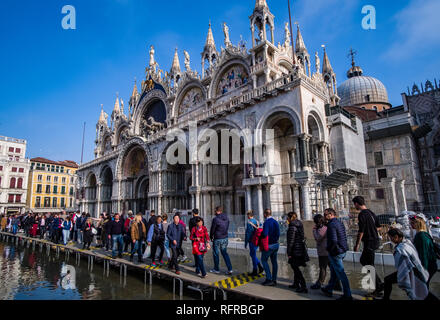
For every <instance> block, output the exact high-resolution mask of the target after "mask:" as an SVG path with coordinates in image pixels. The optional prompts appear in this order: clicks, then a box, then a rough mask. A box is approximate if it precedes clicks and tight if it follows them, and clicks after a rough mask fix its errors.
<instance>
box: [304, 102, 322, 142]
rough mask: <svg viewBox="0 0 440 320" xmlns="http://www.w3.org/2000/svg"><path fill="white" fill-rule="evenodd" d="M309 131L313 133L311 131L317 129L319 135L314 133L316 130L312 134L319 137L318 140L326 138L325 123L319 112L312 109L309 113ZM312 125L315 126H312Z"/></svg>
mask: <svg viewBox="0 0 440 320" xmlns="http://www.w3.org/2000/svg"><path fill="white" fill-rule="evenodd" d="M306 119H307V122H306V124H307V133H308V134H311V133H310V132H312V131H315V130H317V131H318V132H317V135H314V132H313V133H312V136H314V137H315V138H317V139H318V141H324V140H325V131H324V125H323V123H322V120H321V117H320V116H319V114H318V113H317V112H316V111H314V110H312V111H310V112H309V113H308V115H307V118H306ZM311 126H312V127H313V128H311Z"/></svg>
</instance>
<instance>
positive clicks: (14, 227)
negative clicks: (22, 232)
mask: <svg viewBox="0 0 440 320" xmlns="http://www.w3.org/2000/svg"><path fill="white" fill-rule="evenodd" d="M17 230H18V227H17V225H16V224H14V225H13V226H12V233H13V234H17Z"/></svg>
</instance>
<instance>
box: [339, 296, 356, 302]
mask: <svg viewBox="0 0 440 320" xmlns="http://www.w3.org/2000/svg"><path fill="white" fill-rule="evenodd" d="M336 300H337V301H353V297H352V296H341V297H339V298H338V299H336Z"/></svg>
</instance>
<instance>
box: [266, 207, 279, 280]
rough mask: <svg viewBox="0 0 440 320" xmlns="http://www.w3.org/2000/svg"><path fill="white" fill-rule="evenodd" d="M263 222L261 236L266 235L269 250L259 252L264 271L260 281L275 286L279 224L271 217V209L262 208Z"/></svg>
mask: <svg viewBox="0 0 440 320" xmlns="http://www.w3.org/2000/svg"><path fill="white" fill-rule="evenodd" d="M264 218H265V221H264V224H263V232H262V233H261V238H262V239H264V238H266V237H268V240H269V250H267V251H263V252H262V253H261V263H262V264H263V268H264V272H265V273H266V280H265V281H264V282H263V283H262V285H263V286H271V287H275V286H276V285H277V275H278V250H279V249H280V244H279V240H280V225H279V224H278V221H276V220H275V219H274V218H273V217H272V210H270V209H266V210H264ZM269 258H270V262H271V263H272V273H271V272H270V268H269V264H268V263H267V260H268V259H269Z"/></svg>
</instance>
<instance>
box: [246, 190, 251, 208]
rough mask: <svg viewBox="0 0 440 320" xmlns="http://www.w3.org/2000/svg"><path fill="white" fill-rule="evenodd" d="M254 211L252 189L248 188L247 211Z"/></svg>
mask: <svg viewBox="0 0 440 320" xmlns="http://www.w3.org/2000/svg"><path fill="white" fill-rule="evenodd" d="M250 210H252V187H250V186H247V187H246V211H250Z"/></svg>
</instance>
